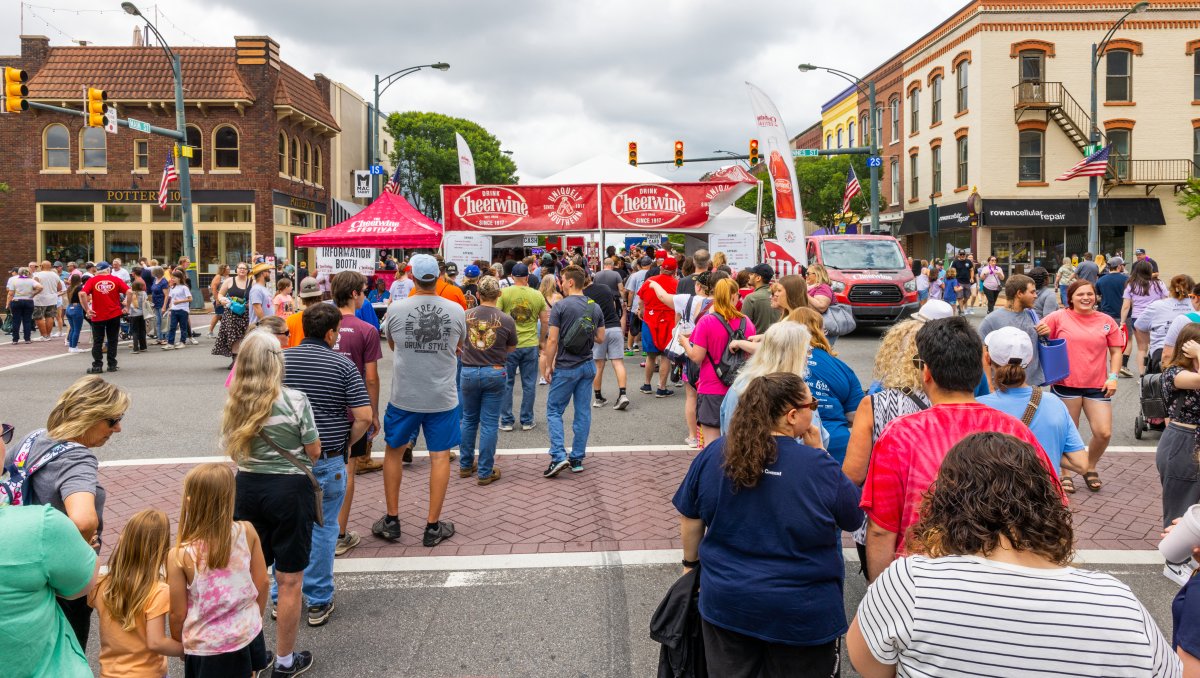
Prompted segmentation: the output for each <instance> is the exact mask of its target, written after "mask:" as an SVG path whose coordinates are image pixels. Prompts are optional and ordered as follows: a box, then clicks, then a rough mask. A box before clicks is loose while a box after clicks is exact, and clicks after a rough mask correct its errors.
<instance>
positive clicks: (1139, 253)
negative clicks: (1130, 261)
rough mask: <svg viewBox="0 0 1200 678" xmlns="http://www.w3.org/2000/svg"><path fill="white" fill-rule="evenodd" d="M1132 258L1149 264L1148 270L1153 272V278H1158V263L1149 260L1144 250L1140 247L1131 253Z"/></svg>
mask: <svg viewBox="0 0 1200 678" xmlns="http://www.w3.org/2000/svg"><path fill="white" fill-rule="evenodd" d="M1133 257H1134V258H1135V259H1137V260H1138V261H1148V262H1150V269H1151V270H1152V271H1153V275H1154V277H1155V278H1158V262H1157V261H1155V260H1153V259H1151V258H1150V257H1148V256H1146V250H1144V249H1142V248H1140V247H1139V248H1137V249H1136V250H1134V251H1133Z"/></svg>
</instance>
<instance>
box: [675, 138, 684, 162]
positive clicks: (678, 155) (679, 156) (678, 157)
mask: <svg viewBox="0 0 1200 678" xmlns="http://www.w3.org/2000/svg"><path fill="white" fill-rule="evenodd" d="M675 166H676V167H683V142H682V141H676V142H675Z"/></svg>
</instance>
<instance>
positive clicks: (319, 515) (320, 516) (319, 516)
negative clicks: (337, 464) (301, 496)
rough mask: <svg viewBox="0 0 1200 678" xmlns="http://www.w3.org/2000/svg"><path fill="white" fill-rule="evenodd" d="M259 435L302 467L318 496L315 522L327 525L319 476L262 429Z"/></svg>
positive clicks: (285, 457) (320, 525)
mask: <svg viewBox="0 0 1200 678" xmlns="http://www.w3.org/2000/svg"><path fill="white" fill-rule="evenodd" d="M258 437H259V438H261V439H262V440H263V442H265V443H266V444H268V445H270V446H271V448H272V449H274V450H275V451H276V452H278V453H279V456H281V457H283V458H284V459H287V460H288V463H290V464H291V465H292V466H295V467H296V468H298V469H300V470H301V471H304V475H306V476H308V482H309V483H311V484H312V488H313V494H315V495H316V497H317V506H316V511H315V512H314V513H313V522H315V523H316V524H317V526H318V527H325V509H324V506H325V490H323V489H321V483H319V482H317V477H316V476H314V475H313V472H312V470H311V469H309V468H308V467H307V466H305V465H304V464H303V463H302V462H301V461H300V460H299V459H297V458H296V455H294V454H292V453H291V452H288V451H287V450H285V449H283V448H282V447H280V446H279V445H276V444H275V441H274V440H271V439H270V438H268V437H267V434H265V433H263V432H262V431H261V430H260V431H259V432H258Z"/></svg>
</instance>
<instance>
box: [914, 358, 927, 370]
mask: <svg viewBox="0 0 1200 678" xmlns="http://www.w3.org/2000/svg"><path fill="white" fill-rule="evenodd" d="M912 364H913V367H915V368H917V371H918V372H920V371H921V370H923V369H925V361H924V360H921V356H919V355H915V356H913V357H912Z"/></svg>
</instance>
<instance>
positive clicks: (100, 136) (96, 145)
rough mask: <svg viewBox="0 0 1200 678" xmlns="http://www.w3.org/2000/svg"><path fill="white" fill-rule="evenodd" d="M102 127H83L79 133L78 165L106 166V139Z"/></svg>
mask: <svg viewBox="0 0 1200 678" xmlns="http://www.w3.org/2000/svg"><path fill="white" fill-rule="evenodd" d="M105 136H107V135H106V134H105V132H104V128H103V127H84V128H83V132H82V133H81V134H80V142H79V150H80V158H79V167H80V168H83V169H86V168H103V169H107V168H108V148H107V144H108V140H107V139H105Z"/></svg>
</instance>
